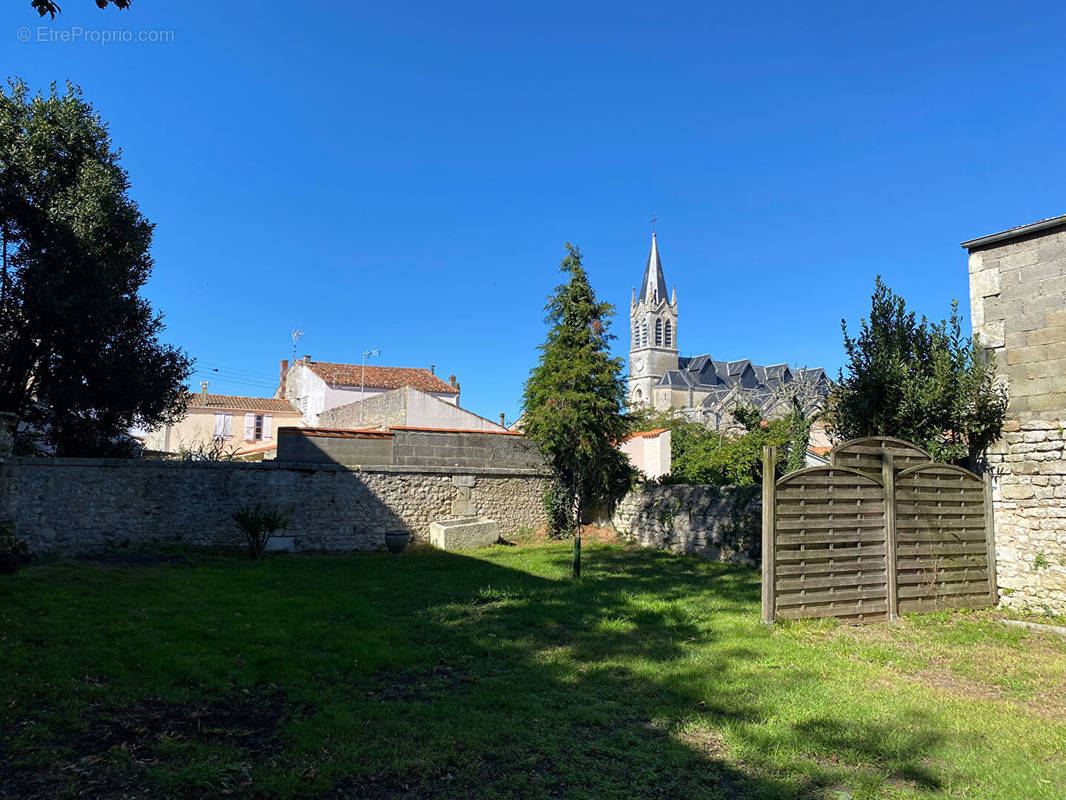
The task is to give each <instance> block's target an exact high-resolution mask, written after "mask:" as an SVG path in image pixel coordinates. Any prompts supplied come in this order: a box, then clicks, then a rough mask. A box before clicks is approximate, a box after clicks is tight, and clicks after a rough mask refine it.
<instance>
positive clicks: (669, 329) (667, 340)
mask: <svg viewBox="0 0 1066 800" xmlns="http://www.w3.org/2000/svg"><path fill="white" fill-rule="evenodd" d="M672 333H673V329H672V327H671V325H670V320H667V321H666V336H665V337H664V339H663V343H664V344H665V345H666V346H667V347H672V346H673V336H672V335H671V334H672Z"/></svg>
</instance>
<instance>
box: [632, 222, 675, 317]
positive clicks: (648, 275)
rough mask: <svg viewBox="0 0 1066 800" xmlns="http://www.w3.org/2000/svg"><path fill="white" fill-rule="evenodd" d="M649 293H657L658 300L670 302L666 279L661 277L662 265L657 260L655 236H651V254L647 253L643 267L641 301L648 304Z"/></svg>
mask: <svg viewBox="0 0 1066 800" xmlns="http://www.w3.org/2000/svg"><path fill="white" fill-rule="evenodd" d="M649 293H657V294H658V299H659V300H666V301H669V300H670V295H669V294H668V293H667V291H666V277H665V276H664V275H663V264H662V262H661V261H660V260H659V245H658V243H657V242H656V241H655V234H654V233H653V234H652V235H651V252H650V253H648V264H647V266H645V267H644V280H643V281H641V283H640V294H639V295H638V297H639V298H640V300H641V301H644V302H648V301H650V300H651V299H652V295H651V294H649Z"/></svg>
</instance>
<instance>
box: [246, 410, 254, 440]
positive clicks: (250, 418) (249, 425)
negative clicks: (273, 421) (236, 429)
mask: <svg viewBox="0 0 1066 800" xmlns="http://www.w3.org/2000/svg"><path fill="white" fill-rule="evenodd" d="M253 439H255V414H245V415H244V441H246V442H250V441H252V440H253Z"/></svg>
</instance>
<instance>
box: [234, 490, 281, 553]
mask: <svg viewBox="0 0 1066 800" xmlns="http://www.w3.org/2000/svg"><path fill="white" fill-rule="evenodd" d="M233 524H234V525H235V526H236V527H237V528H238V529H239V530H240V531H241V532H242V533H243V534H244V536H245V538H246V539H247V540H248V555H250V556H251V557H252V560H254V561H258V560H259V559H260V558H262V557H263V551H264V550H266V546H267V542H269V541H270V537H271V536H273V535H274V533H275V531H279V530H281V529H282V528H284V527H285V526H286V525H288V524H289V512H288V511H285V510H282V509H280V508H272V507H270V506H267V505H264V504H263V503H256V504H255V505H254V506H244V507H243V508H241V509H239V510H238V511H237V512H236V513H234V515H233Z"/></svg>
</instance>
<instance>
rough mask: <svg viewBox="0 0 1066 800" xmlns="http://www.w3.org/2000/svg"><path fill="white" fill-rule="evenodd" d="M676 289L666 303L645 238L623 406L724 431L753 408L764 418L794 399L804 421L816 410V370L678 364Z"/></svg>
mask: <svg viewBox="0 0 1066 800" xmlns="http://www.w3.org/2000/svg"><path fill="white" fill-rule="evenodd" d="M677 325H678V306H677V288H676V287H674V290H673V292H671V293H670V294H669V296H668V295H667V289H666V277H665V276H664V274H663V266H662V262H661V260H660V258H659V244H658V242H657V240H656V237H655V234H654V233H653V234H652V236H651V252H650V253H649V254H648V262H647V264H646V266H645V267H644V278H643V280H642V281H641V284H640V294H639V295H638V294H637V291H636V289H634V290H633V299H632V301H631V303H630V307H629V334H630V348H629V386H628V390H629V402H630V404H631V405H634V406H636V405H642V404H643V405H650V406H652V407H653V408H657V409H663V410H665V409H671V408H675V409H679V410H681V411H682V412H683V413H684V414H685V415H686V416H687V417H689V418H690V419H692V420H694V421H696V422H702V423H704V424H706V425H708V426H709V427H712V428H714V429H716V430H717V429H721V428H725V429H728V428H731V427H733V420H732V416H731V414H730V410H731V409H733V408H735V407H736V406H737V405H745V406H754V407H756V408H758V409H759V410H760V411H762V413H763V415H764V416H766V417H768V418H773V417H775V416H778V415H780V414H782V413H784V412H786V411H788V410H789V409H790V407H791V398H792V396H793V395H795V396H796V397H797V399H798V400H799V401H800V402H801V404H802V405H803V406H804V410H805V411H806V412H807V413H813V412H814V411H816V410H818V409H819V408H821V407H822V405H823V403H824V401H825V398H826V396H827V395H828V394H829V388H830V382H829V378H828V377H827V376H826V374H825V370H823V369H820V368H818V369H792V368H790V367H789V366H788V365H787V364H774V365H771V366H767V367H763V366H759V365H757V364H753V363H752V362H751V361H750V360H748V359H740V360H737V361H716V360H715V359H713V358H711V357H710V356H709V355H699V356H692V357H686V356H682V355H681V353H680V349H679V347H678V330H677Z"/></svg>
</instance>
